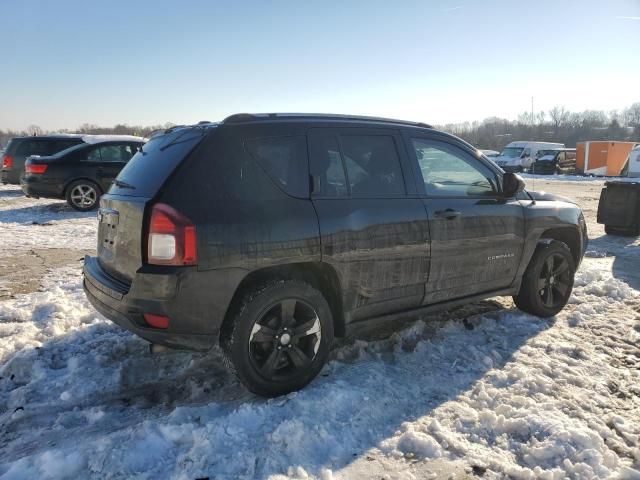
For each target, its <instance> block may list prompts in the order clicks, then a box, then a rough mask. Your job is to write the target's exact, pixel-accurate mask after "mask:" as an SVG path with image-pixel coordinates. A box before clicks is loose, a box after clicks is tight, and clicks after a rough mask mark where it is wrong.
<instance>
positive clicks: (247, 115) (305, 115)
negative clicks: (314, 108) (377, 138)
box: [222, 113, 433, 128]
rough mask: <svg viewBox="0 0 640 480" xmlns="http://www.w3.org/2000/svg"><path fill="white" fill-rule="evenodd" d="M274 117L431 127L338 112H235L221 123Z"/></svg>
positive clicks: (420, 123) (421, 123)
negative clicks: (362, 121)
mask: <svg viewBox="0 0 640 480" xmlns="http://www.w3.org/2000/svg"><path fill="white" fill-rule="evenodd" d="M274 118H309V119H313V118H318V119H326V120H331V119H336V120H364V121H369V122H385V123H396V124H399V125H411V126H415V127H422V128H433V127H432V126H431V125H429V124H427V123H423V122H411V121H408V120H397V119H395V118H384V117H369V116H365V115H344V114H339V113H236V114H233V115H230V116H228V117H227V118H225V119H224V120H223V121H222V123H223V124H228V123H240V122H250V121H255V120H269V119H274Z"/></svg>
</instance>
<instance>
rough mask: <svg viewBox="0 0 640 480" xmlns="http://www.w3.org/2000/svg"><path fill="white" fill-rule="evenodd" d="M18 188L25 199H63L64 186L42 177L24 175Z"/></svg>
mask: <svg viewBox="0 0 640 480" xmlns="http://www.w3.org/2000/svg"><path fill="white" fill-rule="evenodd" d="M20 188H22V192H23V193H24V194H25V195H26V196H27V197H36V198H38V197H43V198H64V185H62V184H61V183H59V182H57V181H52V180H49V179H47V178H44V177H42V178H40V177H37V176H35V175H25V176H24V177H23V178H22V179H21V180H20Z"/></svg>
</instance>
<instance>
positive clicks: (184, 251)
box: [147, 203, 198, 265]
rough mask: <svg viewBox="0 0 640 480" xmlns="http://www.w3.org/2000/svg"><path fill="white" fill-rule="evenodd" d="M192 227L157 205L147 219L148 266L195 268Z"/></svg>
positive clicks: (166, 207)
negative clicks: (186, 266) (184, 266)
mask: <svg viewBox="0 0 640 480" xmlns="http://www.w3.org/2000/svg"><path fill="white" fill-rule="evenodd" d="M196 245H197V236H196V227H195V225H194V224H193V223H192V222H191V220H189V219H188V218H187V217H185V216H184V215H183V214H181V213H180V212H178V211H177V210H175V209H174V208H173V207H170V206H169V205H166V204H164V203H156V204H155V205H154V206H153V208H152V209H151V215H150V217H149V231H148V235H147V262H148V263H150V264H153V265H196V263H197V262H198V255H197V248H196Z"/></svg>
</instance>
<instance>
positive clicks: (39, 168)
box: [24, 163, 48, 173]
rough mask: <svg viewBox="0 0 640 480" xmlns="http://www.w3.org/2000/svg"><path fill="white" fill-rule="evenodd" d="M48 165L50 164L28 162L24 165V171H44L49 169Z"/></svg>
mask: <svg viewBox="0 0 640 480" xmlns="http://www.w3.org/2000/svg"><path fill="white" fill-rule="evenodd" d="M47 166H48V165H32V164H30V163H27V164H26V165H25V166H24V171H25V172H26V173H44V172H46V171H47Z"/></svg>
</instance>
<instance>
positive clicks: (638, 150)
mask: <svg viewBox="0 0 640 480" xmlns="http://www.w3.org/2000/svg"><path fill="white" fill-rule="evenodd" d="M627 162H629V163H627V168H628V170H627V172H628V173H627V175H628V176H629V177H640V145H636V146H635V147H633V149H632V150H631V151H630V152H629V159H628V160H627Z"/></svg>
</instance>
